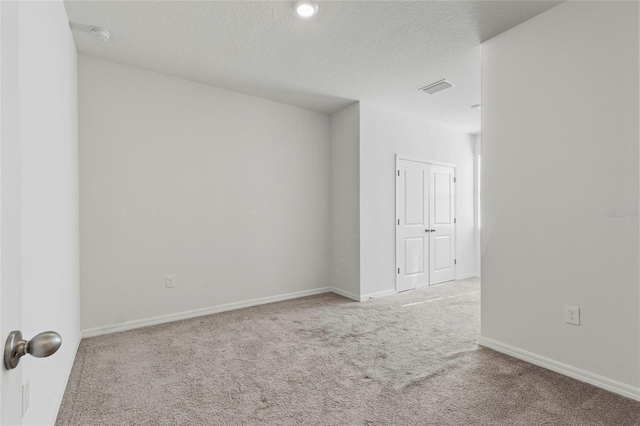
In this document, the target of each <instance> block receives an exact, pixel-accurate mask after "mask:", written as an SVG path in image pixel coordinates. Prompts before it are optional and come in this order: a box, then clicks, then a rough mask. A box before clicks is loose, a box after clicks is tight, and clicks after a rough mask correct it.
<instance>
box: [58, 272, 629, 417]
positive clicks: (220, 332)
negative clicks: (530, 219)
mask: <svg viewBox="0 0 640 426" xmlns="http://www.w3.org/2000/svg"><path fill="white" fill-rule="evenodd" d="M479 289H480V288H479V281H478V280H466V281H459V282H456V283H451V284H446V285H441V286H436V287H431V288H426V289H420V290H415V291H412V292H407V293H403V294H400V295H397V296H391V297H387V298H383V299H379V300H373V301H369V302H366V303H356V302H352V301H350V300H348V299H345V298H342V297H340V296H337V295H334V294H324V295H319V296H313V297H306V298H302V299H296V300H290V301H286V302H280V303H273V304H269V305H263V306H258V307H253V308H247V309H241V310H237V311H233V312H226V313H220V314H215V315H210V316H206V317H200V318H195V319H190V320H185V321H180V322H174V323H171V324H163V325H158V326H153V327H147V328H142V329H137V330H132V331H127V332H122V333H116V334H111V335H106V336H100V337H94V338H89V339H85V340H83V341H82V343H81V345H80V350H79V352H78V357H77V359H76V362H75V365H74V367H73V371H72V374H71V378H70V380H69V384H68V386H67V390H66V393H65V396H64V400H63V403H62V407H61V410H60V414H59V416H58V420H57V424H58V425H254V424H255V425H341V426H342V425H509V426H516V425H581V426H582V425H640V403H638V402H635V401H632V400H630V399H626V398H623V397H621V396H618V395H615V394H612V393H609V392H606V391H603V390H600V389H598V388H595V387H593V386H590V385H587V384H584V383H581V382H578V381H575V380H573V379H570V378H567V377H564V376H561V375H559V374H556V373H553V372H550V371H547V370H544V369H542V368H539V367H536V366H533V365H531V364H527V363H525V362H522V361H518V360H516V359H513V358H510V357H507V356H504V355H501V354H499V353H497V352H494V351H491V350H489V349H483V348H479V347H478V345H477V339H478V336H479V325H480V305H479Z"/></svg>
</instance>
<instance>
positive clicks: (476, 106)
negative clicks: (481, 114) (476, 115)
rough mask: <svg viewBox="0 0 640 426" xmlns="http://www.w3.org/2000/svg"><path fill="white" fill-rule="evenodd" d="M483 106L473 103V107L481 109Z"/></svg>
mask: <svg viewBox="0 0 640 426" xmlns="http://www.w3.org/2000/svg"><path fill="white" fill-rule="evenodd" d="M480 108H482V107H481V106H480V104H475V105H471V109H480Z"/></svg>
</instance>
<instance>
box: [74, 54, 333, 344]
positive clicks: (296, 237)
mask: <svg viewBox="0 0 640 426" xmlns="http://www.w3.org/2000/svg"><path fill="white" fill-rule="evenodd" d="M79 107H80V115H79V117H80V219H81V220H80V222H81V233H80V238H81V240H80V247H81V279H82V327H83V330H89V331H90V332H92V333H98V332H103V331H109V330H113V329H114V327H116V326H118V325H119V326H123V324H124V327H125V328H126V327H128V326H132V325H136V324H137V325H140V324H143V323H145V321H146V320H148V319H154V318H155V320H156V321H165V320H168V319H172V318H175V317H176V315H177V314H179V313H187V314H188V313H189V312H191V313H193V310H198V309H205V310H206V309H208V308H211V307H219V306H221V305H227V304H233V303H240V302H246V301H249V300H252V299H259V298H268V297H273V296H280V295H288V294H292V293H293V294H294V295H302V294H310V293H312V292H314V291H323V289H324V291H326V290H327V288H328V287H329V286H330V285H331V275H330V270H331V258H330V249H331V248H330V238H331V226H330V225H331V210H330V206H331V203H330V201H331V200H330V185H331V183H330V171H331V164H330V160H331V159H330V148H331V146H330V138H331V123H330V117H329V116H328V115H326V114H321V113H317V112H312V111H309V110H305V109H301V108H297V107H292V106H289V105H284V104H280V103H276V102H272V101H267V100H264V99H260V98H255V97H252V96H247V95H241V94H237V93H233V92H229V91H225V90H219V89H215V88H212V87H208V86H204V85H201V84H196V83H192V82H188V81H185V80H180V79H177V78H173V77H168V76H165V75H161V74H156V73H152V72H147V71H143V70H140V69H135V68H131V67H127V66H122V65H118V64H115V63H111V62H106V61H103V60H99V59H95V58H92V57H85V56H80V58H79ZM169 274H174V275H175V277H176V287H175V288H173V289H167V288H165V276H166V275H169ZM233 306H238V305H233ZM131 322H133V324H131ZM127 323H129V324H128V325H127Z"/></svg>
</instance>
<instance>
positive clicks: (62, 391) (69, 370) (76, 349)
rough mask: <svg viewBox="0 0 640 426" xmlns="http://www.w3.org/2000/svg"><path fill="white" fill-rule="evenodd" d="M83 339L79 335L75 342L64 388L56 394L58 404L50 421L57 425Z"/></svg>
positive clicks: (51, 423)
mask: <svg viewBox="0 0 640 426" xmlns="http://www.w3.org/2000/svg"><path fill="white" fill-rule="evenodd" d="M81 340H82V338H81V337H80V336H78V338H77V339H76V341H75V343H74V344H73V357H72V358H71V361H70V362H69V365H67V368H65V370H66V373H67V374H66V375H65V377H66V379H65V381H64V386H62V389H61V390H60V392H58V396H56V405H55V407H56V411H55V413H54V414H53V417H52V418H51V419H50V421H49V423H48V424H50V425H55V424H56V420H57V419H58V412H59V411H60V406H61V405H62V399H63V398H64V393H65V391H66V390H67V384H68V383H69V377H71V370H72V369H73V363H74V362H75V360H76V356H77V355H78V348H79V347H80V341H81Z"/></svg>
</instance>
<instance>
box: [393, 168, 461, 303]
mask: <svg viewBox="0 0 640 426" xmlns="http://www.w3.org/2000/svg"><path fill="white" fill-rule="evenodd" d="M396 180H397V181H396V216H397V217H396V268H397V279H396V287H397V290H398V291H399V292H400V291H405V290H411V289H413V288H416V287H422V286H426V285H432V284H438V283H441V282H445V281H451V280H453V279H455V264H456V259H455V253H456V251H455V226H456V225H455V224H456V219H455V167H449V166H443V165H435V164H429V163H423V162H418V161H409V160H401V159H398V160H397V171H396Z"/></svg>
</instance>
